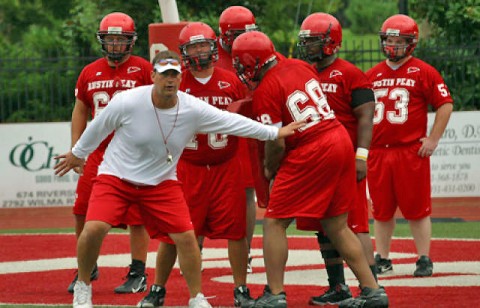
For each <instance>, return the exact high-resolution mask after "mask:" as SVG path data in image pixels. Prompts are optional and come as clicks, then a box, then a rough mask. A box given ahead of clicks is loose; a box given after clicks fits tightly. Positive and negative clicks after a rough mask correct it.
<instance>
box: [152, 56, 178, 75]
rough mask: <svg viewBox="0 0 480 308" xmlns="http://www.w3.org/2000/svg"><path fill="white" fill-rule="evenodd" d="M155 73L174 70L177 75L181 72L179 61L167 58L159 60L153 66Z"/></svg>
mask: <svg viewBox="0 0 480 308" xmlns="http://www.w3.org/2000/svg"><path fill="white" fill-rule="evenodd" d="M153 68H154V69H155V71H156V72H157V73H163V72H166V71H168V70H174V71H177V72H179V73H181V72H182V66H181V65H180V61H178V60H177V59H172V58H167V59H161V60H159V61H158V62H157V63H155V65H154V66H153Z"/></svg>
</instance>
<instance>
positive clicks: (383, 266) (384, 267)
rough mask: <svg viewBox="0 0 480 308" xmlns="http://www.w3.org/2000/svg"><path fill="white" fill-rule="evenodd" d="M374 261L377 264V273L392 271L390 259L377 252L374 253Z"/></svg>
mask: <svg viewBox="0 0 480 308" xmlns="http://www.w3.org/2000/svg"><path fill="white" fill-rule="evenodd" d="M375 263H376V264H377V274H385V273H386V272H390V271H393V266H392V260H390V259H384V258H382V257H380V255H379V254H378V253H377V254H376V255H375Z"/></svg>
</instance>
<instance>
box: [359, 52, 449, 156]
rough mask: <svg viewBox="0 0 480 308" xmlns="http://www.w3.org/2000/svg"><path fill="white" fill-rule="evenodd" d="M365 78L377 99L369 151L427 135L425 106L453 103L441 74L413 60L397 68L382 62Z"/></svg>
mask: <svg viewBox="0 0 480 308" xmlns="http://www.w3.org/2000/svg"><path fill="white" fill-rule="evenodd" d="M367 77H368V79H369V80H370V82H371V83H372V86H373V90H374V93H375V100H376V102H375V115H374V118H373V124H374V125H373V137H372V144H371V148H375V147H388V146H397V145H407V144H412V143H415V142H419V140H420V138H423V137H425V136H426V135H427V113H428V105H431V106H433V107H434V108H435V109H438V107H440V106H442V105H443V104H447V103H453V100H452V98H451V96H450V92H449V91H448V88H447V86H446V84H445V82H444V81H443V78H442V77H441V76H440V73H439V72H438V71H437V70H436V69H435V68H433V67H432V66H430V65H429V64H427V63H425V62H423V61H421V60H420V59H417V58H414V57H412V58H411V59H409V60H408V61H407V62H405V63H404V64H403V65H402V66H400V67H399V68H397V69H392V68H391V67H389V66H388V65H387V63H386V61H383V62H381V63H379V64H377V65H376V66H375V67H373V68H371V69H370V70H369V71H368V72H367Z"/></svg>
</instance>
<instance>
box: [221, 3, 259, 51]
mask: <svg viewBox="0 0 480 308" xmlns="http://www.w3.org/2000/svg"><path fill="white" fill-rule="evenodd" d="M218 25H219V30H220V39H221V40H222V46H224V47H225V49H226V50H227V51H229V52H230V51H231V50H232V44H233V41H234V40H235V38H236V37H237V36H239V35H240V34H242V33H244V32H246V31H252V30H258V27H257V25H256V24H255V16H253V13H252V12H251V11H250V10H249V9H247V8H246V7H243V6H231V7H228V8H226V9H225V10H224V11H223V12H222V14H221V15H220V18H219V20H218Z"/></svg>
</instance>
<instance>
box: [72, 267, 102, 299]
mask: <svg viewBox="0 0 480 308" xmlns="http://www.w3.org/2000/svg"><path fill="white" fill-rule="evenodd" d="M97 279H98V267H97V265H96V264H95V267H94V268H93V270H92V274H90V281H94V280H97ZM77 280H78V271H75V278H73V280H72V282H71V283H70V285H69V286H68V288H67V291H68V293H72V294H73V288H74V287H75V283H76V282H77Z"/></svg>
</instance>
